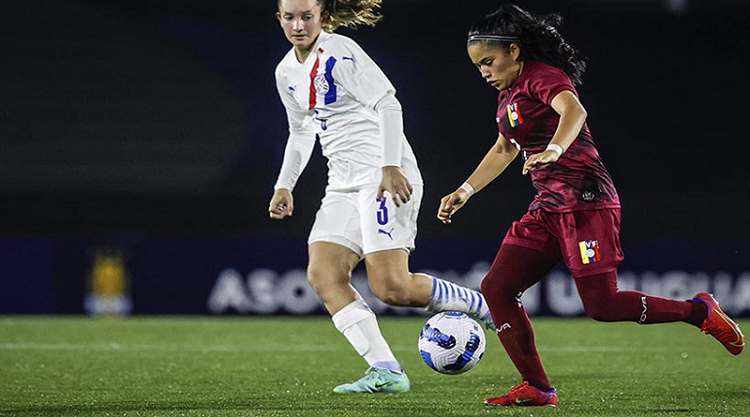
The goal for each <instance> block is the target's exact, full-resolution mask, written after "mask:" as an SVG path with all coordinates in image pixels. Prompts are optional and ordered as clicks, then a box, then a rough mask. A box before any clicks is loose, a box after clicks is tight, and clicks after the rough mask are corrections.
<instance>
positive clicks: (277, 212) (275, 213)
mask: <svg viewBox="0 0 750 417" xmlns="http://www.w3.org/2000/svg"><path fill="white" fill-rule="evenodd" d="M293 211H294V198H293V197H292V192H291V191H289V190H288V189H286V188H279V189H278V190H276V192H275V193H273V197H271V202H270V203H268V214H269V215H270V216H271V218H272V219H276V220H281V219H283V218H284V217H286V216H290V217H291V215H292V212H293Z"/></svg>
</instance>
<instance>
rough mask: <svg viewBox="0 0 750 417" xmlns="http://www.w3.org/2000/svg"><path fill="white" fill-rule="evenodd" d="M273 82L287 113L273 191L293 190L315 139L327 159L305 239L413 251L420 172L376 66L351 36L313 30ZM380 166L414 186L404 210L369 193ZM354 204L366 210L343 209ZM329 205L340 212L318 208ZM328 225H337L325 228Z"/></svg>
mask: <svg viewBox="0 0 750 417" xmlns="http://www.w3.org/2000/svg"><path fill="white" fill-rule="evenodd" d="M276 86H277V88H278V92H279V96H280V97H281V100H282V102H283V103H284V107H285V108H286V110H287V119H288V122H289V140H288V143H287V147H286V150H285V152H284V162H283V164H282V168H281V171H280V174H279V178H278V180H277V182H276V185H275V187H274V188H275V189H279V188H287V189H290V190H291V189H293V188H294V185H295V183H296V181H297V178H298V177H299V175H300V173H301V172H302V170H303V169H304V167H305V165H306V164H307V162H308V160H309V158H310V154H311V153H312V150H313V147H314V145H315V138H316V137H317V138H318V140H319V141H320V146H321V150H322V152H323V155H324V156H325V157H326V158H327V159H328V185H327V187H326V192H327V194H326V198H325V199H324V203H323V207H322V208H321V211H320V212H319V213H318V216H317V218H316V222H315V225H314V226H313V229H312V232H311V234H310V241H309V242H310V243H311V242H314V241H317V240H320V239H328V238H329V237H330V236H331V235H336V236H339V237H342V236H341V233H344V236H345V237H346V240H341V239H338V238H334V241H335V243H339V244H343V245H344V246H347V247H349V248H350V249H352V250H353V251H355V252H356V253H358V254H359V255H360V256H363V255H364V254H365V253H368V252H372V251H375V250H384V249H393V248H408V249H413V248H414V238H415V237H416V226H417V225H416V220H417V214H418V211H419V205H420V202H421V201H420V200H421V196H422V185H423V182H422V176H421V174H420V172H419V168H418V166H417V159H416V157H415V156H414V152H413V151H412V149H411V146H410V145H409V142H408V141H407V139H406V136H405V135H404V134H403V126H402V125H403V122H402V118H401V105H400V104H399V102H398V100H397V99H396V97H395V93H396V90H395V88H394V87H393V85H392V84H391V82H390V81H389V80H388V78H387V77H386V75H385V74H384V73H383V71H382V70H381V69H380V67H378V65H377V64H376V63H375V62H374V61H373V60H372V59H371V58H370V57H369V56H368V55H367V54H366V53H365V51H364V50H362V48H361V47H360V46H359V45H357V43H356V42H354V41H353V40H352V39H350V38H347V37H345V36H342V35H338V34H329V33H326V32H321V33H320V36H319V37H318V41H317V42H316V44H315V45H314V47H313V52H311V53H310V55H308V57H307V59H306V60H305V62H303V63H299V62H298V61H297V58H296V56H295V52H294V48H292V50H290V51H289V53H288V54H287V55H286V56H285V57H284V59H282V60H281V62H280V63H279V65H278V66H277V68H276ZM381 114H384V116H383V117H382V120H384V121H392V123H391V125H390V126H386V128H385V129H381V126H380V122H381ZM383 166H397V167H400V168H401V171H402V172H403V173H404V175H405V176H406V178H407V179H408V180H409V182H410V183H411V184H412V186H413V187H414V188H415V191H414V195H413V197H412V199H411V202H409V203H407V204H405V205H404V206H405V207H403V208H400V207H395V206H394V204H393V202H392V201H390V199H388V198H384V199H381V200H378V199H377V198H376V194H377V191H378V190H377V188H378V185H379V184H380V181H381V177H382V173H381V168H382V167H383ZM346 200H349V201H350V203H349V204H347V202H346ZM337 203H338V204H337ZM355 205H356V206H359V207H360V209H361V210H366V211H363V212H359V213H358V214H359V216H358V217H359V218H358V219H357V218H356V217H354V218H353V217H352V216H353V214H352V213H351V212H350V211H351V208H352V207H354V206H355ZM329 207H337V208H339V209H340V210H336V211H333V212H331V209H328V211H326V208H329ZM367 214H369V216H367ZM342 219H349V220H351V221H350V222H348V223H347V222H343V221H342ZM357 220H358V221H359V222H362V223H359V222H358V221H357ZM344 223H346V224H344ZM330 228H335V229H341V228H345V229H342V230H335V232H336V233H332V232H334V231H333V230H330Z"/></svg>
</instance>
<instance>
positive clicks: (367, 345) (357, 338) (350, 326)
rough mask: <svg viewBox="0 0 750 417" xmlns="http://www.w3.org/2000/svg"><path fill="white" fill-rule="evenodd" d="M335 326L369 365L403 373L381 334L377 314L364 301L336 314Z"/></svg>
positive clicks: (352, 304)
mask: <svg viewBox="0 0 750 417" xmlns="http://www.w3.org/2000/svg"><path fill="white" fill-rule="evenodd" d="M332 319H333V324H334V325H335V326H336V328H337V329H338V330H339V331H340V332H341V334H343V335H344V337H346V340H348V341H349V343H350V344H351V345H352V347H354V350H356V351H357V353H359V355H360V356H362V357H363V358H364V359H365V361H367V364H368V365H370V366H372V367H375V368H385V369H388V370H390V371H395V372H401V365H399V363H398V361H397V360H396V357H395V356H393V352H391V348H390V347H389V346H388V343H387V342H386V341H385V339H384V338H383V335H382V334H380V328H379V327H378V321H377V319H376V318H375V313H373V312H372V310H370V307H369V306H368V305H367V304H366V303H365V302H364V300H361V299H357V300H355V301H352V302H351V303H350V304H348V305H347V306H346V307H344V308H342V309H341V310H340V311H339V312H338V313H336V314H334V315H333V317H332Z"/></svg>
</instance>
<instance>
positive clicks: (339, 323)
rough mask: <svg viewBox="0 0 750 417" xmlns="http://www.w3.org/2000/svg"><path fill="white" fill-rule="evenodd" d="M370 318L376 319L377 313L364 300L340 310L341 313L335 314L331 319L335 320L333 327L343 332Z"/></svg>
mask: <svg viewBox="0 0 750 417" xmlns="http://www.w3.org/2000/svg"><path fill="white" fill-rule="evenodd" d="M370 317H373V318H374V317H375V313H373V312H372V310H370V306H368V305H367V303H365V301H364V300H361V299H357V300H354V301H352V302H351V303H349V304H347V305H346V306H345V307H344V308H342V309H341V310H339V312H338V313H336V314H334V315H333V317H331V319H332V320H333V325H334V326H336V329H338V331H340V332H343V331H344V330H346V329H348V328H349V327H352V326H353V325H355V324H357V323H359V322H361V321H362V320H366V319H368V318H370Z"/></svg>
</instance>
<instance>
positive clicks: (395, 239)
mask: <svg viewBox="0 0 750 417" xmlns="http://www.w3.org/2000/svg"><path fill="white" fill-rule="evenodd" d="M377 192H378V187H377V186H373V187H367V188H363V189H361V190H359V191H351V192H339V191H328V192H326V195H325V197H323V201H322V202H321V204H320V209H319V210H318V213H317V214H316V215H315V223H314V224H313V227H312V230H311V231H310V237H309V238H308V239H307V243H308V245H309V244H311V243H314V242H332V243H337V244H339V245H342V246H346V247H347V248H349V249H351V250H352V251H354V252H355V253H356V254H357V255H359V257H360V258H362V257H364V255H367V254H368V253H372V252H377V251H381V250H389V249H404V250H406V251H409V252H411V251H413V250H414V240H415V239H416V237H417V216H418V215H419V206H420V204H421V203H422V193H423V187H422V186H421V185H415V186H414V192H413V193H412V195H411V199H410V200H409V202H408V203H406V204H402V205H401V207H396V205H395V204H394V203H393V200H391V197H390V195H389V194H388V193H386V194H385V199H384V200H378V199H377Z"/></svg>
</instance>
